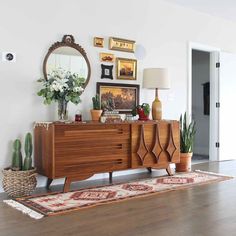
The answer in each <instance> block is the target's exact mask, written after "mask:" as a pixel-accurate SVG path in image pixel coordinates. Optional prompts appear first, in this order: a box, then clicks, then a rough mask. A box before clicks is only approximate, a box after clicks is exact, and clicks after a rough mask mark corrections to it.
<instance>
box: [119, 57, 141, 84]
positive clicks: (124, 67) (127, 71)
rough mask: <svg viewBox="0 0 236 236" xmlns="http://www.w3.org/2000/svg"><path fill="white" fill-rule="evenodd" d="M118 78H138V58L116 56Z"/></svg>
mask: <svg viewBox="0 0 236 236" xmlns="http://www.w3.org/2000/svg"><path fill="white" fill-rule="evenodd" d="M116 78H117V79H123V80H124V79H125V80H136V79H137V60H135V59H128V58H120V57H118V58H116Z"/></svg>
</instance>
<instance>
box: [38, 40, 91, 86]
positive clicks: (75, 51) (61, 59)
mask: <svg viewBox="0 0 236 236" xmlns="http://www.w3.org/2000/svg"><path fill="white" fill-rule="evenodd" d="M59 69H61V70H63V71H66V72H67V71H68V72H71V73H77V74H78V75H79V77H83V78H84V79H85V83H84V88H85V87H86V86H87V84H88V82H89V79H90V74H91V68H90V63H89V60H88V57H87V55H86V52H85V51H84V49H83V48H82V47H81V46H80V45H79V44H76V43H75V40H74V37H73V36H72V35H64V36H63V38H62V41H61V42H56V43H54V44H53V45H52V46H51V47H50V48H49V50H48V53H47V55H46V57H45V58H44V62H43V74H44V77H45V78H46V79H47V78H48V74H51V73H52V72H53V71H55V70H59Z"/></svg>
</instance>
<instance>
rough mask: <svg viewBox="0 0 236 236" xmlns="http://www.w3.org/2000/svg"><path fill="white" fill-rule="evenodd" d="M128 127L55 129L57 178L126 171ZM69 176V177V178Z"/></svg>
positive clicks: (59, 127) (85, 126) (128, 161)
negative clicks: (78, 174)
mask: <svg viewBox="0 0 236 236" xmlns="http://www.w3.org/2000/svg"><path fill="white" fill-rule="evenodd" d="M129 129H130V126H129V125H109V124H108V125H106V126H102V125H83V126H80V125H78V126H73V125H72V126H69V127H68V125H67V126H62V125H60V126H58V127H56V128H55V153H54V155H55V170H56V172H55V175H56V177H59V176H64V175H65V174H66V173H71V174H73V173H74V172H84V171H86V172H92V171H95V172H106V171H108V170H109V169H112V170H121V169H127V168H128V167H129V164H130V131H129ZM67 175H68V174H67Z"/></svg>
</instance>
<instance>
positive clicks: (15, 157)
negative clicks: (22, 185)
mask: <svg viewBox="0 0 236 236" xmlns="http://www.w3.org/2000/svg"><path fill="white" fill-rule="evenodd" d="M12 170H22V154H21V142H20V140H19V139H16V140H15V141H14V143H13V154H12Z"/></svg>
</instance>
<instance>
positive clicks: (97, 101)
mask: <svg viewBox="0 0 236 236" xmlns="http://www.w3.org/2000/svg"><path fill="white" fill-rule="evenodd" d="M92 101H93V110H100V109H101V106H100V99H99V95H98V94H96V95H95V96H94V97H93V98H92Z"/></svg>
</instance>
